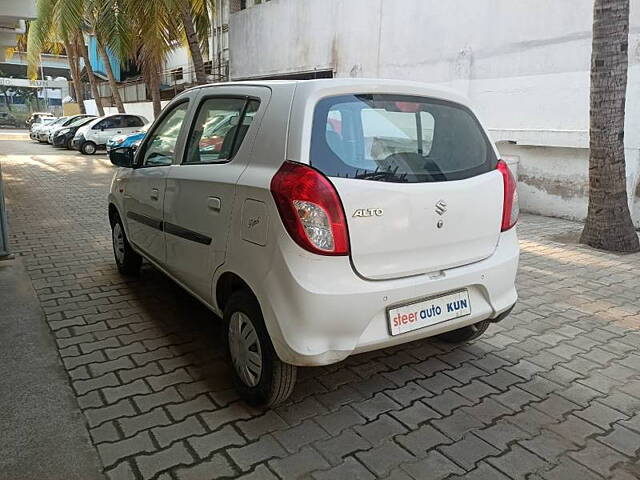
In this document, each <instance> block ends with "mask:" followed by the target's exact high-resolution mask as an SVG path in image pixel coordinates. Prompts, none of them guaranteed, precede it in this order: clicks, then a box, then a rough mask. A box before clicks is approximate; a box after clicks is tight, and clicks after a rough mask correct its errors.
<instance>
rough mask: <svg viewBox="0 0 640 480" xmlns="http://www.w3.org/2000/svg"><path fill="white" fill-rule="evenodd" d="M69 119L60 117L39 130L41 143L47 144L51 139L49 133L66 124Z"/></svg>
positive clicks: (38, 138)
mask: <svg viewBox="0 0 640 480" xmlns="http://www.w3.org/2000/svg"><path fill="white" fill-rule="evenodd" d="M67 120H69V117H60V118H56V119H55V120H54V121H53V122H50V123H48V124H46V125H43V126H42V127H40V128H39V129H38V134H37V139H36V140H38V141H39V142H40V143H47V139H48V138H49V132H50V131H51V129H52V128H54V127H56V126H58V125H62V124H64V123H65V122H66V121H67Z"/></svg>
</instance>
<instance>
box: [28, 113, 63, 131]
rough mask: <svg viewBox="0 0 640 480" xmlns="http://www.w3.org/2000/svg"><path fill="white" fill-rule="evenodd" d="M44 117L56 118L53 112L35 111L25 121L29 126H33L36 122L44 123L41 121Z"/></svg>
mask: <svg viewBox="0 0 640 480" xmlns="http://www.w3.org/2000/svg"><path fill="white" fill-rule="evenodd" d="M43 118H56V117H55V115H54V114H53V113H50V112H33V113H32V114H31V115H29V118H27V121H26V122H25V123H26V124H27V126H28V127H31V126H32V125H33V124H35V123H43V122H42V121H41V119H43Z"/></svg>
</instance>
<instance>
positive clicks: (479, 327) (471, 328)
mask: <svg viewBox="0 0 640 480" xmlns="http://www.w3.org/2000/svg"><path fill="white" fill-rule="evenodd" d="M490 324H491V321H490V320H483V321H482V322H479V323H476V324H474V325H468V326H466V327H462V328H458V329H457V330H452V331H450V332H445V333H441V334H440V335H438V336H436V338H437V339H438V340H442V341H443V342H447V343H462V342H470V341H471V340H475V339H476V338H478V337H479V336H480V335H482V334H483V333H484V332H486V331H487V328H489V325H490Z"/></svg>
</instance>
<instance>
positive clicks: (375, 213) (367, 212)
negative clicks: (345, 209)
mask: <svg viewBox="0 0 640 480" xmlns="http://www.w3.org/2000/svg"><path fill="white" fill-rule="evenodd" d="M383 214H384V210H382V209H381V208H359V209H358V210H356V211H355V212H353V216H354V217H381V216H382V215H383Z"/></svg>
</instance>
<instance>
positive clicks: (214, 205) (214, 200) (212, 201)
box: [207, 197, 222, 212]
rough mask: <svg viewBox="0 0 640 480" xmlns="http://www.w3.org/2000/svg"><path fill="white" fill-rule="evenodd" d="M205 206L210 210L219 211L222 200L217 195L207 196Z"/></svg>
mask: <svg viewBox="0 0 640 480" xmlns="http://www.w3.org/2000/svg"><path fill="white" fill-rule="evenodd" d="M207 206H208V207H209V208H210V209H211V210H215V211H216V212H219V211H220V209H221V208H222V201H221V200H220V199H219V198H218V197H209V200H207Z"/></svg>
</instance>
